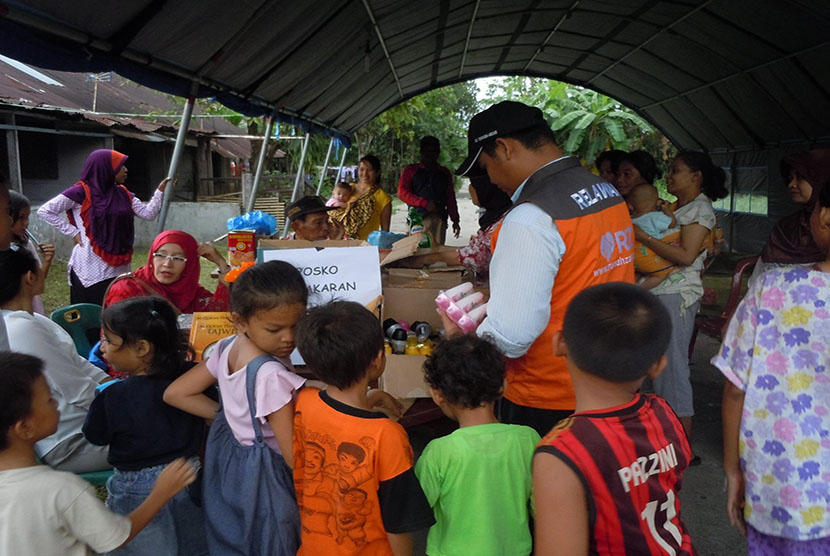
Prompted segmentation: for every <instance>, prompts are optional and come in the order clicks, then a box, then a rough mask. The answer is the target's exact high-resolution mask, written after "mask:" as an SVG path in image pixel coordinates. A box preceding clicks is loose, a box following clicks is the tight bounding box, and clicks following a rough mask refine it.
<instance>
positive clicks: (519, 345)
mask: <svg viewBox="0 0 830 556" xmlns="http://www.w3.org/2000/svg"><path fill="white" fill-rule="evenodd" d="M467 140H468V149H469V154H468V156H467V159H466V160H465V161H464V162H463V163H462V165H461V166H460V167H459V168H458V170H457V171H456V173H457V174H459V175H468V174H469V173H471V172H475V171H478V172H481V171H482V169H483V170H486V172H487V174H488V175H489V177H490V181H492V182H493V183H495V184H496V185H497V186H498V187H499V188H500V189H502V190H503V191H505V192H506V193H507V194H508V195H511V197H512V199H513V203H514V205H513V207H512V208H511V210H510V211H509V212H508V213H507V215H506V216H505V218H504V221H503V222H502V224H501V226H500V227H499V229H498V230H497V231H496V232H495V233H494V234H493V240H492V247H493V259H492V261H491V263H490V293H491V297H490V301H489V304H488V315H487V318H486V319H485V320H484V322H482V324H481V326H479V328H478V331H477V333H478V334H479V335H480V336H486V337H490V338H491V339H492V341H493V342H494V343H495V344H496V346H498V348H499V350H500V351H501V352H502V353H503V354H504V356H505V357H506V358H507V368H508V373H507V387H506V389H505V393H504V398H503V399H502V400H501V401H500V402H499V406H498V408H497V409H498V416H499V419H500V420H501V421H502V422H505V423H515V424H523V425H528V426H531V427H533V428H535V429H536V430H537V431H538V432H539V434H540V435H542V436H544V435H545V434H546V433H547V432H548V431H549V430H550V429H551V428H552V427H553V425H554V424H556V422H557V421H559V420H560V419H562V418H564V417H566V416H567V415H569V414H570V413H572V412H573V410H574V408H575V403H576V402H575V398H574V392H573V387H572V385H571V380H570V376H569V375H568V370H567V367H566V365H565V358H564V357H557V356H555V355H554V353H553V334H554V333H555V332H556V331H557V330H559V329H561V327H562V319H563V318H564V316H565V309H566V308H567V306H568V304H569V303H570V301H571V299H573V297H574V296H576V294H577V293H579V292H580V291H582V290H583V289H585V288H587V287H589V286H592V285H594V284H600V283H604V282H617V281H622V282H633V281H634V264H633V259H634V235H633V228H632V225H631V219H630V218H629V216H628V209H627V207H626V204H625V202H624V201H623V199H622V197H621V196H620V194H619V192H617V190H616V189H615V188H614V187H613V186H612V185H611V184H609V183H607V182H606V181H604V180H603V179H601V178H599V177H597V176H595V175H594V174H592V173H591V172H589V171H588V170H586V169H585V168H583V167H582V166H581V165H580V164H579V160H578V159H577V158H576V157H573V156H565V155H564V153H563V152H562V150H561V149H560V148H559V147H558V146H557V144H556V139H555V137H554V134H553V131H552V130H551V128H550V126H549V125H548V123H547V122H546V121H545V119H544V117H543V115H542V111H541V110H539V109H538V108H534V107H531V106H527V105H525V104H522V103H520V102H512V101H506V102H500V103H498V104H495V105H493V106H491V107H490V108H488V109H487V110H484V111H483V112H480V113H478V114H476V115H475V116H474V117H473V119H472V120H470V126H469V129H468V132H467ZM445 327H447V332H448V333H449V334H452V333H454V332H455V330H454V327H453V325H452V323H451V322H450V321H449V320H448V319H446V318H445ZM632 348H633V349H636V346H632Z"/></svg>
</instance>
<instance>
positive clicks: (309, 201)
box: [285, 195, 337, 222]
mask: <svg viewBox="0 0 830 556" xmlns="http://www.w3.org/2000/svg"><path fill="white" fill-rule="evenodd" d="M336 208H337V207H327V206H326V202H325V201H324V200H323V199H322V197H317V196H315V195H306V196H305V197H303V198H302V199H299V200H297V201H294V202H293V203H291V204H290V205H288V208H287V209H286V210H285V214H286V215H287V216H288V221H289V222H294V221H295V220H296V219H297V218H300V217H301V216H305V215H306V214H313V213H315V212H328V211H330V210H334V209H336Z"/></svg>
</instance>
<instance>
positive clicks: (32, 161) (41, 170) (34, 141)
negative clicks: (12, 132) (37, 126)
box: [17, 131, 58, 180]
mask: <svg viewBox="0 0 830 556" xmlns="http://www.w3.org/2000/svg"><path fill="white" fill-rule="evenodd" d="M17 142H18V150H19V152H20V175H21V176H22V177H23V179H32V180H56V179H58V136H57V135H53V134H51V133H37V132H30V131H20V132H18V134H17Z"/></svg>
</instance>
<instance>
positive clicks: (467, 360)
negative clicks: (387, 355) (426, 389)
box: [424, 334, 506, 409]
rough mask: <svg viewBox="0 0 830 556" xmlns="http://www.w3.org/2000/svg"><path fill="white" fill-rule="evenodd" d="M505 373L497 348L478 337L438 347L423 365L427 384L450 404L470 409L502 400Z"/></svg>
mask: <svg viewBox="0 0 830 556" xmlns="http://www.w3.org/2000/svg"><path fill="white" fill-rule="evenodd" d="M505 372H506V369H505V365H504V357H502V355H501V353H500V352H499V350H498V349H497V348H496V346H495V345H494V344H493V343H492V342H490V341H489V340H487V339H484V338H479V337H478V336H476V335H475V334H465V335H463V336H458V337H456V338H453V339H451V340H447V341H446V342H443V343H441V344H439V345H438V346H437V347H436V348H435V351H433V352H432V354H431V355H430V356H429V357H427V360H426V362H425V363H424V376H425V377H426V381H427V384H429V385H430V386H432V387H433V388H434V389H436V390H438V391H439V392H441V394H443V396H444V397H445V398H446V399H447V401H448V402H450V403H451V404H453V405H460V406H463V407H466V408H469V409H475V408H477V407H480V406H481V405H482V404H486V403H490V402H494V401H496V400H498V399H499V398H500V397H501V395H502V391H503V388H504V375H505Z"/></svg>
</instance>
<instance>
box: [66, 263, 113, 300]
mask: <svg viewBox="0 0 830 556" xmlns="http://www.w3.org/2000/svg"><path fill="white" fill-rule="evenodd" d="M113 280H115V278H107V279H106V280H102V281H100V282H96V283H94V284H92V285H91V286H89V287H88V288H87V287H84V285H83V284H82V283H81V281H80V279H78V277H77V276H76V275H75V271H74V270H73V271H71V272H70V273H69V302H70V303H71V304H72V305H75V304H76V303H94V304H95V305H101V306H103V305H104V294H105V293H107V288H108V287H109V285H110V282H112V281H113Z"/></svg>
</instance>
